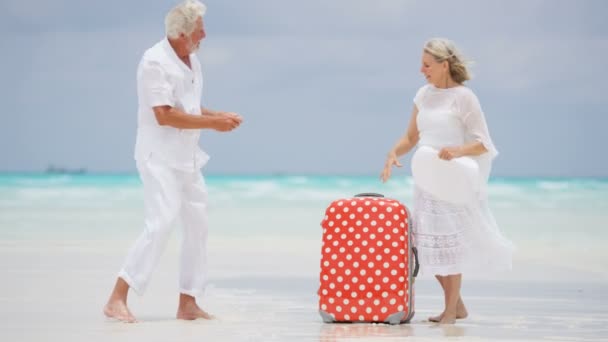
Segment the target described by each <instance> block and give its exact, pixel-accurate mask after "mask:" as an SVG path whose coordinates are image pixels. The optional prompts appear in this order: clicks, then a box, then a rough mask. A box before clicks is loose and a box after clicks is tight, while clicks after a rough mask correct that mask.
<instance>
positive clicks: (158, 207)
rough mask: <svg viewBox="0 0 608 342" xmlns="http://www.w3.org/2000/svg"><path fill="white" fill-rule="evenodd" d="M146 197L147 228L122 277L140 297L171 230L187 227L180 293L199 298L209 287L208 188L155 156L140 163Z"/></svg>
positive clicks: (195, 175)
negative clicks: (178, 226) (179, 224)
mask: <svg viewBox="0 0 608 342" xmlns="http://www.w3.org/2000/svg"><path fill="white" fill-rule="evenodd" d="M137 170H138V171H139V176H140V178H141V180H142V183H143V189H144V198H145V227H144V231H143V233H142V234H141V235H140V236H139V238H138V239H137V241H136V242H135V244H134V245H133V246H132V247H131V249H130V250H129V253H128V255H127V258H126V261H125V264H124V266H123V268H122V269H121V271H120V272H119V274H118V276H119V277H121V278H122V279H123V280H124V281H126V282H127V284H129V286H130V287H131V288H132V289H133V290H134V291H135V292H136V293H137V294H139V295H141V294H143V292H144V291H145V289H146V287H147V285H148V282H149V280H150V276H151V275H152V272H153V270H154V268H155V267H156V265H157V264H158V261H159V259H160V256H161V254H162V253H163V251H164V249H165V246H166V245H167V241H168V239H169V237H170V233H171V231H172V227H173V226H174V225H175V224H176V223H177V222H178V221H180V220H181V224H182V226H183V234H182V246H181V255H180V269H179V290H180V293H183V294H187V295H190V296H194V297H196V296H199V295H201V294H202V293H203V291H204V289H205V286H206V283H207V228H208V227H207V226H208V222H207V187H206V185H205V181H204V179H203V176H202V175H201V172H200V170H196V171H193V172H185V171H181V170H177V169H173V168H170V167H168V166H166V165H164V164H163V163H162V162H160V161H158V160H155V158H154V156H151V157H150V158H149V159H148V160H146V161H141V162H139V161H138V162H137Z"/></svg>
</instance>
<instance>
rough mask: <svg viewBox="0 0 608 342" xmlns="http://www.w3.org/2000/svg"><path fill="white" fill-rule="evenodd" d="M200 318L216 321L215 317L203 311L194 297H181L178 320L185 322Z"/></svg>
mask: <svg viewBox="0 0 608 342" xmlns="http://www.w3.org/2000/svg"><path fill="white" fill-rule="evenodd" d="M198 318H202V319H214V318H215V317H214V316H213V315H211V314H209V313H208V312H206V311H204V310H203V309H201V308H200V307H199V306H198V305H197V304H196V301H195V299H194V297H191V296H186V295H183V294H182V295H181V296H180V301H179V307H178V308H177V319H184V320H189V321H191V320H195V319H198Z"/></svg>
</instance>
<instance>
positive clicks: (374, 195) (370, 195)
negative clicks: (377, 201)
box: [355, 192, 384, 197]
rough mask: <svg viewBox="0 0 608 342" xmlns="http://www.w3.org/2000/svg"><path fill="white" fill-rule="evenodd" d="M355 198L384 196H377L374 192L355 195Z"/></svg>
mask: <svg viewBox="0 0 608 342" xmlns="http://www.w3.org/2000/svg"><path fill="white" fill-rule="evenodd" d="M355 197H384V195H382V194H377V193H375V192H363V193H360V194H356V195H355Z"/></svg>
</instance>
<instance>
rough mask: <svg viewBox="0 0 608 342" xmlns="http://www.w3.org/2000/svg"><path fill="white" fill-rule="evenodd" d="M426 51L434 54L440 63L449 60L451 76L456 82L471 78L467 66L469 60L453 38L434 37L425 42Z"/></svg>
mask: <svg viewBox="0 0 608 342" xmlns="http://www.w3.org/2000/svg"><path fill="white" fill-rule="evenodd" d="M424 52H426V53H428V54H430V55H431V56H433V58H435V61H437V62H438V63H441V62H443V61H447V62H448V65H449V68H450V76H452V79H453V80H454V82H456V83H458V84H462V83H464V82H465V81H468V80H470V79H471V75H470V73H469V70H468V68H467V64H469V62H468V61H466V60H465V59H464V57H463V56H462V54H461V53H460V51H458V48H456V45H455V44H454V42H452V41H451V40H448V39H445V38H432V39H430V40H428V41H427V42H426V43H425V44H424Z"/></svg>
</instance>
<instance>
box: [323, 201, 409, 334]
mask: <svg viewBox="0 0 608 342" xmlns="http://www.w3.org/2000/svg"><path fill="white" fill-rule="evenodd" d="M321 226H322V227H323V242H322V248H321V249H322V250H321V273H320V286H319V291H318V295H319V313H320V314H321V317H322V319H323V321H324V322H326V323H332V322H378V323H389V324H399V323H406V322H409V321H410V320H411V319H412V317H413V316H414V277H416V275H417V273H418V267H419V266H418V260H417V259H418V256H417V253H416V249H415V248H414V247H413V246H412V241H411V238H410V234H409V231H408V230H409V228H410V214H409V211H408V209H407V207H406V206H405V205H403V204H402V203H400V202H399V201H397V200H394V199H390V198H385V197H383V196H382V195H379V194H371V193H365V194H359V195H356V196H355V197H352V198H345V199H338V200H335V201H333V202H332V203H331V204H330V205H329V206H328V207H327V210H326V211H325V218H324V219H323V221H322V223H321Z"/></svg>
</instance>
